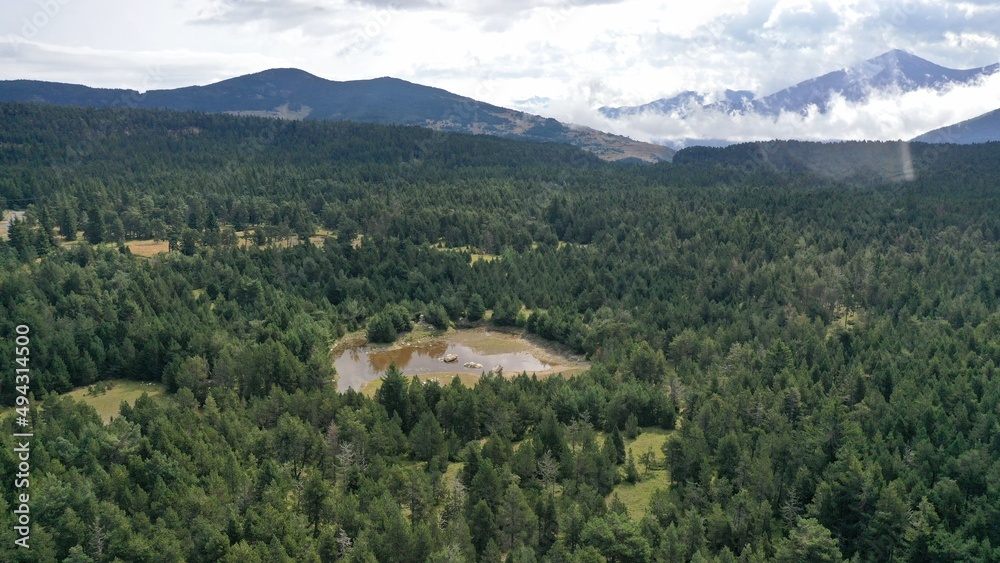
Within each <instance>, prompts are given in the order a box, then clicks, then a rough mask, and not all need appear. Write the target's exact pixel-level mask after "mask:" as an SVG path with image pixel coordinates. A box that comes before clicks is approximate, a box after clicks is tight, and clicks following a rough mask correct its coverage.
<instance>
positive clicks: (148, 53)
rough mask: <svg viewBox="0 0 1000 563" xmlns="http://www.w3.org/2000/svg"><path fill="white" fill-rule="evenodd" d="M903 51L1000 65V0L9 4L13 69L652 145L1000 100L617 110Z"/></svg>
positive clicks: (794, 133)
mask: <svg viewBox="0 0 1000 563" xmlns="http://www.w3.org/2000/svg"><path fill="white" fill-rule="evenodd" d="M897 48H898V49H903V50H906V51H909V52H911V53H913V54H915V55H918V56H920V57H923V58H925V59H928V60H930V61H932V62H935V63H938V64H940V65H943V66H946V67H950V68H972V67H980V66H984V65H988V64H992V63H996V62H1000V5H998V4H997V3H995V2H993V1H986V0H969V1H964V2H949V1H943V0H898V1H892V2H872V1H862V0H844V1H829V2H827V1H812V0H746V1H742V2H741V1H736V2H733V1H719V0H699V1H698V2H694V3H692V2H689V1H688V2H676V1H661V2H649V1H641V0H538V1H528V0H481V1H475V0H329V1H318V0H202V1H191V0H144V1H142V2H121V1H120V0H4V9H3V10H2V13H0V79H36V80H49V81H58V82H69V83H77V84H86V85H88V86H99V87H119V88H131V89H136V90H140V91H145V90H151V89H159V88H175V87H180V86H188V85H192V84H209V83H212V82H216V81H219V80H223V79H226V78H231V77H233V76H239V75H242V74H248V73H252V72H257V71H260V70H265V69H268V68H276V67H295V68H300V69H303V70H306V71H308V72H311V73H313V74H315V75H317V76H321V77H323V78H328V79H331V80H353V79H364V78H373V77H379V76H393V77H397V78H402V79H404V80H409V81H411V82H416V83H419V84H425V85H429V86H435V87H439V88H444V89H446V90H450V91H452V92H455V93H458V94H461V95H465V96H469V97H472V98H475V99H478V100H482V101H486V102H489V103H493V104H497V105H501V106H506V107H515V108H518V109H525V110H529V111H531V112H532V113H539V114H542V115H545V116H547V117H554V118H556V119H559V120H561V121H564V122H568V123H578V124H583V125H589V126H592V127H596V128H599V129H603V130H607V131H612V132H615V133H620V134H626V135H629V136H631V137H633V138H636V139H640V140H647V141H648V140H654V141H665V140H671V139H677V138H685V137H695V138H731V139H736V140H754V139H759V138H870V139H896V138H909V137H912V136H914V135H917V134H920V133H922V132H924V131H926V130H929V129H933V128H936V127H940V126H943V125H947V124H950V123H954V122H956V121H960V120H963V119H968V118H971V117H974V116H976V115H979V114H982V113H985V112H987V111H990V110H993V109H997V108H998V107H1000V76H995V77H994V78H993V79H990V80H987V81H985V82H984V83H983V84H978V85H976V86H974V87H968V88H956V89H954V90H953V91H949V92H947V93H946V94H940V93H935V92H914V93H911V94H908V95H906V96H904V97H903V98H902V99H900V98H898V97H892V98H886V99H873V100H870V101H869V102H867V103H865V104H860V105H858V104H840V105H839V106H837V107H835V108H834V110H833V111H830V112H827V113H826V114H823V115H806V116H801V115H796V116H784V117H783V118H780V119H777V120H776V119H772V118H768V119H764V118H761V119H742V120H737V121H736V122H734V120H732V119H729V118H722V117H721V116H718V115H715V114H711V113H704V112H696V113H695V115H693V116H692V117H691V118H689V119H687V120H685V121H684V122H680V121H678V120H671V119H668V118H664V117H662V116H644V117H640V118H633V119H629V120H624V121H612V120H608V119H606V118H603V117H602V116H601V115H600V113H599V112H597V111H596V110H597V108H599V107H601V106H605V105H608V106H621V105H638V104H643V103H647V102H649V101H652V100H655V99H658V98H663V97H669V96H672V95H675V94H677V93H679V92H681V91H684V90H696V91H699V92H705V93H708V94H715V93H719V92H722V91H723V90H724V89H727V88H729V89H734V90H752V91H754V92H755V93H756V94H758V96H760V95H766V94H769V93H772V92H774V91H777V90H779V89H781V88H784V87H787V86H790V85H792V84H795V83H797V82H799V81H802V80H805V79H808V78H812V77H815V76H818V75H821V74H824V73H826V72H830V71H833V70H836V69H839V68H843V67H846V66H850V65H855V64H857V63H859V62H861V61H864V60H866V59H869V58H871V57H874V56H876V55H879V54H881V53H883V52H885V51H888V50H890V49H897Z"/></svg>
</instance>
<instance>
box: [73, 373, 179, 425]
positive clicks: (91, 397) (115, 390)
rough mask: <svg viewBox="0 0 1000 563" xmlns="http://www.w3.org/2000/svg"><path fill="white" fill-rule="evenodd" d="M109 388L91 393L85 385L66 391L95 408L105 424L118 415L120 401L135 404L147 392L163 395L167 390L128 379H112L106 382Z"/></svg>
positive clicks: (157, 384) (153, 384)
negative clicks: (101, 391)
mask: <svg viewBox="0 0 1000 563" xmlns="http://www.w3.org/2000/svg"><path fill="white" fill-rule="evenodd" d="M103 383H107V384H110V385H111V388H110V389H108V390H107V391H105V392H104V393H99V394H96V395H95V394H93V393H91V391H90V389H89V388H87V387H80V388H79V389H74V390H72V391H70V392H69V393H67V394H66V395H68V396H70V397H73V399H74V400H76V401H81V402H84V403H87V404H88V405H90V406H92V407H94V408H95V409H97V414H99V415H101V418H102V419H104V422H105V424H106V423H108V422H109V421H110V420H111V417H113V416H118V409H119V407H120V406H121V403H122V401H126V402H128V403H129V404H135V400H136V399H138V398H139V397H141V396H142V394H143V393H148V394H149V396H150V397H157V396H160V395H164V394H165V393H166V392H167V390H166V388H165V387H164V386H163V385H160V384H159V383H147V382H142V381H131V380H128V379H112V380H108V381H106V382H103Z"/></svg>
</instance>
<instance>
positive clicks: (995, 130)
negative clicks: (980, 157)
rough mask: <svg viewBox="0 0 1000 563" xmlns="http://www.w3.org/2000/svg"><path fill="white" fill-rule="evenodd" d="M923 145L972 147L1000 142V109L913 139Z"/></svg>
mask: <svg viewBox="0 0 1000 563" xmlns="http://www.w3.org/2000/svg"><path fill="white" fill-rule="evenodd" d="M913 140H914V141H919V142H923V143H955V144H959V145H970V144H973V143H989V142H995V141H1000V109H996V110H993V111H991V112H988V113H984V114H983V115H980V116H979V117H973V118H972V119H967V120H965V121H962V122H959V123H955V124H953V125H948V126H947V127H941V128H940V129H934V130H933V131H928V132H927V133H924V134H923V135H918V136H917V137H914V138H913Z"/></svg>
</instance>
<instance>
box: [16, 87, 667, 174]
mask: <svg viewBox="0 0 1000 563" xmlns="http://www.w3.org/2000/svg"><path fill="white" fill-rule="evenodd" d="M0 101H19V102H36V103H50V104H58V105H69V106H85V107H113V106H126V107H140V108H155V109H169V110H182V111H186V110H193V111H202V112H210V113H231V114H238V115H257V116H266V117H277V118H284V119H333V120H351V121H361V122H370V123H381V124H395V125H417V126H422V127H428V128H431V129H435V130H439V131H451V132H461V133H472V134H487V135H496V136H500V137H508V138H517V139H525V140H532V141H548V142H558V143H568V144H572V145H576V146H578V147H581V148H583V149H585V150H588V151H590V152H593V153H594V154H596V155H597V156H599V157H601V158H604V159H606V160H622V159H630V158H631V159H637V160H641V161H647V162H656V161H662V160H670V158H671V157H672V155H673V152H674V151H673V150H672V149H670V148H668V147H665V146H661V145H655V144H651V143H643V142H639V141H635V140H632V139H629V138H627V137H623V136H619V135H613V134H610V133H605V132H603V131H598V130H595V129H591V128H589V127H582V126H575V125H567V124H564V123H560V122H559V121H556V120H555V119H551V118H545V117H541V116H538V115H532V114H529V113H525V112H521V111H516V110H512V109H507V108H503V107H499V106H495V105H492V104H487V103H485V102H480V101H477V100H474V99H472V98H467V97H464V96H460V95H458V94H454V93H451V92H448V91H446V90H442V89H440V88H433V87H429V86H422V85H419V84H414V83H411V82H407V81H405V80H400V79H397V78H388V77H384V78H375V79H371V80H354V81H345V82H339V81H333V80H326V79H324V78H320V77H318V76H314V75H312V74H309V73H308V72H305V71H302V70H298V69H291V68H284V69H271V70H265V71H263V72H258V73H255V74H249V75H246V76H240V77H236V78H231V79H228V80H223V81H221V82H217V83H214V84H210V85H207V86H189V87H184V88H176V89H168V90H149V91H146V92H143V93H140V92H138V91H135V90H123V89H104V88H90V87H87V86H81V85H75V84H63V83H56V82H41V81H34V80H6V81H0Z"/></svg>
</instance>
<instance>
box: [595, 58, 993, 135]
mask: <svg viewBox="0 0 1000 563" xmlns="http://www.w3.org/2000/svg"><path fill="white" fill-rule="evenodd" d="M998 70H1000V63H995V64H992V65H988V66H984V67H980V68H972V69H965V70H956V69H950V68H945V67H943V66H940V65H937V64H934V63H932V62H930V61H927V60H925V59H922V58H920V57H918V56H916V55H913V54H911V53H907V52H906V51H902V50H899V49H895V50H892V51H889V52H887V53H883V54H881V55H879V56H877V57H874V58H872V59H868V60H867V61H864V62H863V63H861V64H858V65H855V66H852V67H848V68H844V69H840V70H836V71H833V72H829V73H827V74H824V75H822V76H818V77H816V78H811V79H809V80H806V81H803V82H799V83H798V84H795V85H793V86H789V87H788V88H784V89H782V90H779V91H777V92H774V93H773V94H770V95H767V96H764V97H762V98H756V97H755V95H754V93H753V92H751V91H748V90H739V91H734V90H726V91H725V92H724V93H723V94H722V95H721V96H718V97H717V98H718V99H716V100H715V101H712V102H710V103H708V102H706V100H708V99H710V98H712V97H713V96H710V95H709V94H707V93H703V92H694V91H685V92H681V93H680V94H678V95H676V96H673V97H670V98H661V99H659V100H654V101H652V102H649V103H647V104H643V105H639V106H624V107H602V108H600V109H599V111H600V112H601V114H603V115H604V116H605V117H608V118H611V119H619V118H621V117H625V116H630V115H638V114H643V113H648V112H655V113H661V114H664V115H670V116H673V117H680V118H683V117H684V116H685V115H686V114H687V113H688V112H689V111H691V110H692V109H696V108H701V109H713V110H718V111H723V112H726V113H734V114H747V113H757V114H761V115H771V116H777V115H779V114H781V113H782V112H795V113H801V114H805V113H807V112H809V111H810V109H811V108H816V109H817V110H819V111H820V112H825V111H826V110H827V109H829V107H830V104H831V103H832V102H833V101H834V100H835V99H836V98H837V97H841V98H843V99H844V100H845V101H847V102H853V103H859V102H865V101H867V100H868V99H869V98H870V97H871V95H872V94H873V93H879V92H882V93H893V94H902V93H906V92H913V91H915V90H919V89H922V88H933V89H935V90H942V89H945V88H949V87H952V86H954V85H961V84H969V83H972V82H974V81H976V80H979V79H981V78H983V77H986V76H989V75H991V74H993V73H995V72H997V71H998Z"/></svg>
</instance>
